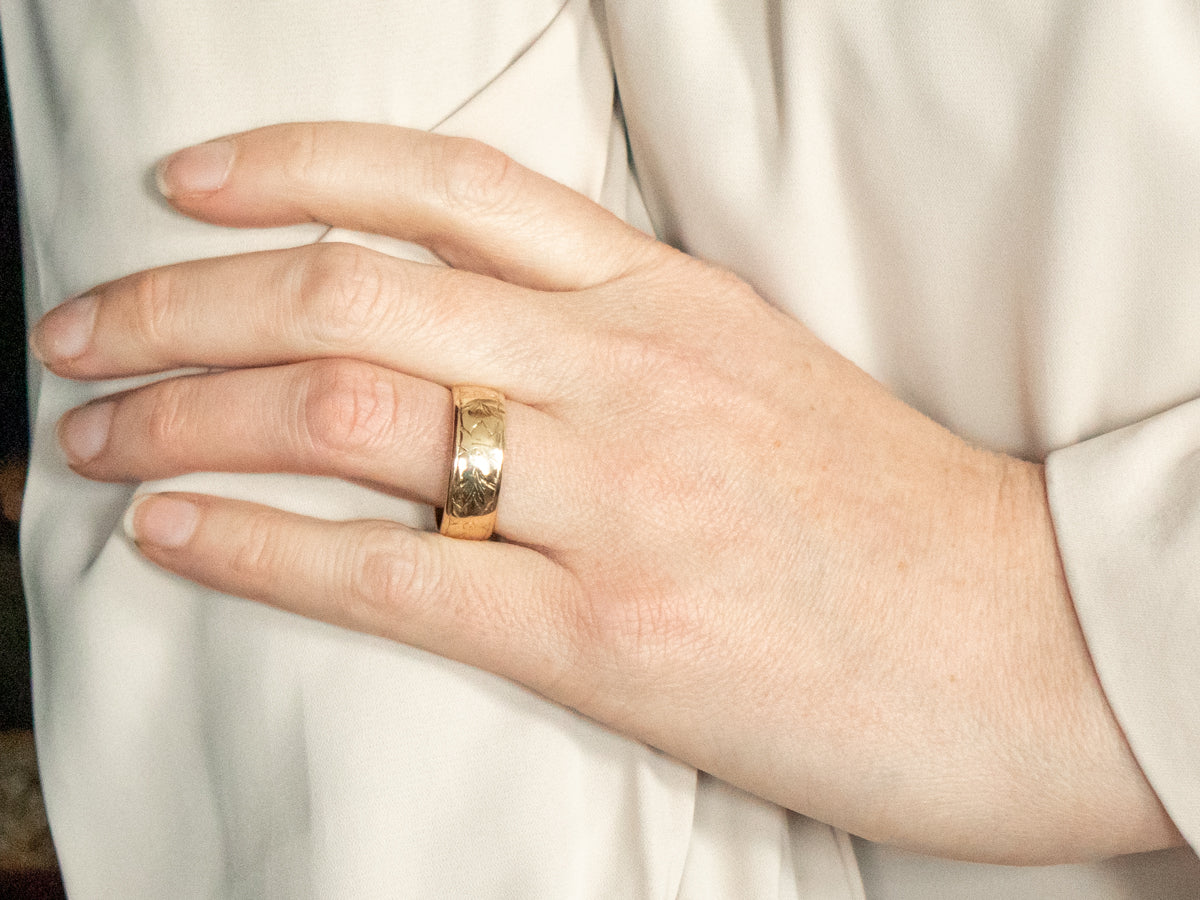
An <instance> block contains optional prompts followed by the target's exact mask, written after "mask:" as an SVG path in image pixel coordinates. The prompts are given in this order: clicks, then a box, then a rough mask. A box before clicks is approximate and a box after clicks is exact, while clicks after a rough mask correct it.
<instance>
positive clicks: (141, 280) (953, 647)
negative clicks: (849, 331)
mask: <svg viewBox="0 0 1200 900" xmlns="http://www.w3.org/2000/svg"><path fill="white" fill-rule="evenodd" d="M162 180H163V184H164V186H165V190H166V192H167V193H168V195H169V196H170V198H171V200H172V202H173V203H174V204H175V206H176V207H177V208H178V209H179V210H181V211H182V212H184V213H186V214H188V215H191V216H194V217H197V218H201V219H205V220H207V221H210V222H213V223H217V224H223V225H236V226H274V225H284V224H289V223H295V222H301V221H309V220H317V221H321V222H325V223H329V224H331V225H337V226H345V227H349V228H353V229H358V230H364V231H373V232H378V233H383V234H388V235H393V236H396V237H399V238H403V239H408V240H413V241H418V242H420V243H423V244H425V245H427V246H428V247H429V248H430V249H432V250H433V251H434V252H436V253H437V254H438V255H439V256H440V257H441V258H442V259H444V260H445V261H446V262H447V263H449V264H450V266H451V267H450V268H441V267H436V266H428V265H421V264H416V263H409V262H402V261H398V260H395V259H392V258H390V257H386V256H383V255H380V254H377V253H374V252H371V251H367V250H363V249H361V248H357V247H354V246H350V245H337V244H333V245H317V246H308V247H302V248H298V249H294V250H285V251H279V252H267V253H256V254H249V255H244V256H234V257H228V258H222V259H210V260H203V261H198V262H189V263H184V264H180V265H175V266H170V267H167V268H163V269H157V270H153V271H149V272H143V273H140V274H136V275H132V276H130V277H128V278H124V279H121V280H118V281H115V282H112V283H110V284H106V285H103V286H101V287H99V288H97V289H96V290H95V291H94V292H92V293H91V294H90V295H88V296H87V297H86V298H83V299H79V300H75V301H72V302H71V303H68V304H64V305H63V306H61V307H59V308H58V309H57V310H55V311H54V312H52V313H50V314H49V315H48V316H47V317H46V318H45V319H43V321H42V322H41V323H40V324H39V326H38V328H37V330H36V333H35V335H34V347H35V349H36V350H37V352H38V353H39V355H40V356H41V358H42V359H44V360H45V362H46V364H47V365H48V366H49V367H50V369H52V370H53V371H54V372H56V373H57V374H59V375H62V376H65V377H69V378H77V379H102V378H115V377H122V376H129V375H134V374H138V373H148V372H158V371H166V370H170V369H174V368H176V367H180V366H204V367H220V368H222V369H225V370H226V371H221V372H217V373H211V374H204V375H194V376H187V377H176V378H170V379H167V380H164V381H160V382H158V383H155V384H153V385H150V386H147V387H143V388H141V389H139V390H134V391H130V392H127V393H124V394H121V395H118V396H115V397H112V398H108V399H105V400H102V401H97V402H95V403H93V404H90V405H88V406H85V407H83V408H81V409H78V410H75V411H73V412H71V413H70V414H68V416H66V417H65V419H64V421H63V422H62V425H61V438H62V440H63V443H64V446H65V447H66V449H67V453H68V456H69V458H70V460H71V463H72V465H73V466H74V468H75V469H76V470H77V471H78V472H80V473H81V474H83V475H86V476H87V477H89V478H96V479H103V480H123V481H124V480H128V481H141V480H147V479H154V478H162V477H166V476H170V475H174V474H178V473H182V472H187V471H194V470H222V471H256V472H268V471H291V472H303V473H314V474H335V475H339V476H341V477H344V478H348V479H354V480H358V481H365V482H368V483H370V484H372V485H375V486H377V487H378V488H380V489H381V490H386V491H391V492H394V493H397V494H400V495H403V496H406V497H411V498H415V499H417V500H420V501H422V502H425V503H429V504H435V505H440V504H441V502H442V500H443V498H444V492H445V483H446V473H447V469H448V466H449V457H450V453H451V433H450V431H451V429H450V423H449V408H450V400H449V392H448V390H447V388H446V385H452V384H458V383H467V384H481V385H487V386H491V387H495V388H498V389H499V390H502V391H503V392H504V393H505V394H506V395H507V396H508V398H509V399H508V404H507V406H508V451H507V454H506V462H505V470H504V484H503V490H502V495H501V501H500V507H499V518H498V524H497V529H498V532H499V533H500V534H501V535H502V536H503V537H504V538H505V539H506V541H505V542H482V543H474V542H466V541H456V540H452V539H449V538H444V537H441V536H439V535H433V534H425V533H418V532H414V531H412V530H409V529H406V528H403V527H401V526H399V525H396V524H394V523H389V522H380V521H364V522H339V523H335V522H326V521H318V520H312V519H305V518H302V517H298V516H295V515H290V514H285V513H282V512H279V511H276V510H272V509H269V508H264V507H261V506H255V505H252V504H248V503H243V502H233V501H228V500H223V499H217V498H213V497H207V496H200V495H194V494H189V495H184V494H166V495H160V496H158V497H151V498H149V499H146V500H144V501H142V502H141V503H139V504H138V505H137V506H136V507H135V508H134V510H133V514H132V517H131V519H132V529H133V531H134V533H135V534H136V537H137V541H138V546H139V547H140V548H141V551H142V552H143V553H144V554H145V555H146V556H147V557H148V558H149V559H151V560H153V561H154V562H155V563H157V564H158V565H161V566H163V567H165V568H167V569H170V570H171V571H174V572H177V573H179V574H181V575H183V576H186V577H187V578H190V579H193V580H195V581H198V582H200V583H202V584H206V585H210V586H212V587H214V588H217V589H219V590H222V591H226V592H230V593H234V594H239V595H242V596H245V597H249V598H253V599H255V600H259V601H263V602H266V603H270V604H273V605H276V606H278V607H280V608H282V609H287V610H291V611H293V612H297V613H300V614H302V615H306V616H312V617H315V618H319V619H323V620H326V621H328V622H332V623H335V624H338V625H341V626H345V627H347V628H354V629H358V630H362V631H366V632H371V633H374V634H378V635H383V636H386V637H389V638H393V639H395V640H397V641H403V642H406V643H410V644H414V645H416V646H419V647H423V648H426V649H428V650H431V651H433V652H435V653H439V654H443V655H446V656H449V657H452V658H454V659H458V660H462V661H465V662H467V663H470V664H473V665H476V666H481V667H483V668H486V669H489V670H492V671H494V672H497V673H500V674H502V675H504V676H507V677H508V678H511V679H515V680H516V681H519V682H522V683H524V684H526V685H528V686H529V687H531V688H532V689H534V690H536V691H539V692H541V693H542V694H544V695H545V696H547V697H549V698H552V699H554V700H556V701H558V702H560V703H563V704H566V705H568V706H571V707H574V708H575V709H578V710H579V711H580V712H582V713H584V714H586V715H588V716H591V717H593V718H595V719H596V720H598V721H600V722H602V723H604V724H606V725H608V726H610V727H612V728H615V729H617V730H619V731H622V732H625V733H627V734H629V735H632V736H634V737H636V738H639V739H641V740H643V741H645V742H647V743H648V744H651V745H653V746H655V747H658V748H661V749H662V750H664V751H666V752H668V753H671V754H673V755H675V756H677V757H679V758H680V759H682V760H685V761H687V762H689V763H691V764H693V765H695V766H697V767H699V768H701V769H704V770H706V771H709V772H711V773H713V774H715V775H717V776H719V777H722V778H725V779H727V780H728V781H730V782H732V783H734V784H737V785H739V786H741V787H743V788H746V789H747V790H750V791H752V792H754V793H756V794H759V795H761V796H763V797H765V798H768V799H770V800H773V801H776V802H778V803H781V804H783V805H785V806H788V807H790V808H792V809H795V810H798V811H800V812H802V813H805V814H807V815H810V816H813V817H816V818H818V819H822V820H824V821H826V822H830V823H832V824H835V825H839V826H841V827H843V828H846V829H848V830H850V831H852V832H855V833H858V834H861V835H863V836H865V837H868V838H871V839H874V840H883V841H890V842H895V843H898V844H901V845H904V846H907V847H910V848H915V849H919V850H924V851H926V852H931V853H936V854H942V855H949V856H957V857H965V858H973V859H980V860H992V861H1005V862H1034V861H1060V860H1066V859H1075V858H1083V857H1089V856H1099V855H1106V854H1115V853H1121V852H1128V851H1133V850H1141V849H1150V848H1153V847H1160V846H1165V845H1167V844H1170V843H1176V842H1178V841H1179V837H1178V834H1177V833H1176V832H1175V830H1174V828H1173V827H1172V826H1171V823H1170V821H1169V820H1168V819H1167V817H1166V815H1165V813H1164V812H1163V811H1162V809H1161V807H1160V806H1159V804H1158V802H1157V800H1156V798H1155V797H1154V794H1153V793H1152V791H1151V790H1150V788H1149V787H1148V785H1147V784H1146V782H1145V780H1144V778H1143V777H1142V775H1141V773H1140V771H1139V770H1138V767H1137V765H1136V763H1135V762H1134V760H1133V758H1132V756H1131V755H1130V752H1129V750H1128V748H1127V746H1126V744H1125V742H1124V739H1123V737H1122V735H1121V732H1120V730H1119V728H1118V726H1117V724H1116V723H1115V721H1114V720H1113V717H1112V714H1111V712H1110V711H1109V709H1108V706H1107V704H1106V702H1105V699H1104V696H1103V693H1102V692H1101V690H1100V687H1099V685H1098V683H1097V680H1096V677H1095V674H1094V673H1093V671H1092V668H1091V664H1090V661H1089V658H1088V654H1087V649H1086V647H1085V645H1084V643H1083V640H1082V637H1081V635H1080V633H1079V629H1078V626H1077V623H1076V621H1075V618H1074V614H1073V611H1072V607H1071V603H1070V599H1069V597H1068V595H1067V591H1066V586H1065V584H1064V581H1063V577H1062V573H1061V570H1060V566H1059V561H1058V557H1057V552H1056V549H1055V543H1054V536H1053V532H1052V529H1051V524H1050V521H1049V516H1048V513H1047V508H1046V500H1045V495H1044V486H1043V483H1042V476H1041V470H1040V468H1039V467H1037V466H1035V465H1032V464H1029V463H1025V462H1021V461H1019V460H1015V459H1011V458H1007V457H1003V456H999V455H996V454H992V453H988V452H985V451H983V450H979V449H976V448H972V447H970V446H968V445H967V444H966V443H964V442H963V441H961V440H959V439H958V438H957V437H955V436H954V435H952V434H950V433H949V432H947V431H945V430H944V429H942V428H941V427H939V426H938V425H936V424H934V423H933V422H931V421H929V420H928V419H926V418H925V417H923V416H922V415H920V414H918V413H917V412H915V411H914V410H912V409H910V408H908V407H906V406H905V405H904V404H902V403H901V402H899V401H898V400H897V399H895V398H894V397H893V396H891V395H890V394H889V393H888V392H887V391H886V390H884V389H883V388H882V387H881V386H880V385H879V384H877V383H876V382H874V381H872V379H870V378H869V377H868V376H867V375H865V374H864V373H863V372H862V371H860V370H859V369H857V368H856V367H855V366H853V365H852V364H850V363H849V362H848V361H846V360H845V359H843V358H841V357H840V356H838V355H837V354H836V353H834V352H833V351H831V350H830V349H829V348H828V347H826V346H824V345H822V344H821V343H820V342H819V341H817V340H816V339H815V338H814V337H813V335H812V334H810V333H809V332H808V331H807V330H806V329H805V328H804V327H803V326H801V325H800V324H798V323H797V322H795V321H793V320H791V319H789V318H787V317H786V316H784V315H783V314H781V313H780V312H778V311H777V310H775V309H773V308H772V307H770V306H769V305H767V304H766V303H765V302H764V301H763V300H762V299H761V298H759V297H758V296H757V295H756V294H755V293H754V292H753V291H752V290H751V289H750V288H749V287H747V285H745V284H744V283H743V282H741V281H739V280H738V279H737V278H735V277H734V276H733V275H731V274H730V273H728V272H724V271H721V270H718V269H715V268H713V267H711V266H709V265H706V264H704V263H702V262H699V261H697V260H695V259H691V258H689V257H687V256H685V255H683V254H681V253H679V252H676V251H674V250H672V249H670V248H668V247H666V246H664V245H662V244H659V243H656V242H655V241H653V240H651V239H649V238H647V237H646V236H644V235H642V234H641V233H639V232H637V231H636V230H634V229H632V228H630V227H628V226H626V225H624V224H622V223H621V222H619V221H618V220H617V219H615V218H614V217H613V216H611V215H609V214H608V213H606V212H605V211H603V210H602V209H600V208H599V207H597V206H595V205H594V204H592V203H590V202H588V201H587V200H585V199H583V198H581V197H579V196H578V195H576V194H574V193H572V192H571V191H569V190H567V189H566V188H564V187H562V186H560V185H557V184H554V183H552V182H550V181H548V180H546V179H544V178H541V177H539V176H538V175H536V174H533V173H531V172H528V171H526V170H524V169H522V168H521V167H519V166H518V165H516V164H515V163H513V162H512V161H511V160H509V159H507V158H505V157H503V156H502V155H500V154H499V153H498V152H496V151H494V150H491V149H490V148H487V147H485V146H483V145H480V144H477V143H473V142H469V141H463V140H458V139H449V138H442V137H435V136H431V135H427V134H423V133H415V132H411V131H406V130H401V129H392V128H384V127H378V126H361V125H346V124H325V125H288V126H277V127H272V128H266V129H262V130H259V131H254V132H250V133H246V134H242V135H238V136H235V137H233V138H229V139H226V140H223V141H221V142H218V143H215V144H208V145H203V146H202V147H201V148H199V149H198V150H197V149H193V150H191V151H184V152H183V153H181V154H178V155H176V156H175V157H173V158H172V159H171V160H169V161H168V163H167V165H166V167H165V169H164V170H163V172H162Z"/></svg>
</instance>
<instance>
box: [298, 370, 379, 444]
mask: <svg viewBox="0 0 1200 900" xmlns="http://www.w3.org/2000/svg"><path fill="white" fill-rule="evenodd" d="M303 396H304V400H303V411H302V420H303V428H304V434H305V435H306V436H307V439H308V442H309V445H310V447H311V448H312V450H313V451H314V452H315V453H316V454H317V455H318V457H321V458H324V459H327V460H329V461H331V462H336V461H337V460H338V459H340V458H342V457H344V456H346V455H348V454H349V455H354V454H358V453H361V452H363V451H367V450H370V449H372V448H374V447H378V446H379V445H381V444H383V443H385V442H386V441H387V440H388V438H390V436H391V435H392V433H393V430H394V424H395V421H396V418H397V403H398V400H397V396H396V390H395V386H394V385H393V384H392V382H391V380H390V379H389V378H388V377H387V376H386V374H385V373H384V372H383V371H382V370H380V369H378V368H377V367H375V366H372V365H370V364H369V363H364V362H359V361H357V360H343V359H339V360H330V361H328V362H321V363H317V364H315V365H314V366H313V367H312V370H311V371H310V373H309V375H308V378H307V384H306V385H305V390H304V392H303Z"/></svg>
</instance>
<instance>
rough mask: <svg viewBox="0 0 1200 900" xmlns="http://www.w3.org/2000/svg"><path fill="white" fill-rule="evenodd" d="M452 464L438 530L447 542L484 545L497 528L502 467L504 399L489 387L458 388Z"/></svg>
mask: <svg viewBox="0 0 1200 900" xmlns="http://www.w3.org/2000/svg"><path fill="white" fill-rule="evenodd" d="M452 393H453V397H454V462H453V464H452V465H451V467H450V481H449V484H448V485H447V487H446V506H445V508H444V509H443V510H442V516H441V523H440V526H439V530H440V531H441V533H442V534H444V535H446V536H447V537H452V538H460V539H463V540H471V541H486V540H487V539H488V538H490V537H491V536H492V532H493V531H495V528H496V506H497V502H498V500H499V498H500V472H501V468H502V467H503V465H504V395H503V394H502V393H500V392H499V391H495V390H492V389H491V388H486V387H478V386H473V385H457V386H455V387H454V388H453V389H452Z"/></svg>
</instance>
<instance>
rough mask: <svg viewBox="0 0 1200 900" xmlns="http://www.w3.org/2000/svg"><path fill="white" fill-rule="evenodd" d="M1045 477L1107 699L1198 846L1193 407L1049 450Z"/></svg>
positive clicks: (1198, 559) (1199, 534)
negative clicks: (1052, 450) (1053, 450)
mask: <svg viewBox="0 0 1200 900" xmlns="http://www.w3.org/2000/svg"><path fill="white" fill-rule="evenodd" d="M1046 480H1047V486H1048V490H1049V498H1050V507H1051V512H1052V515H1053V517H1054V523H1055V529H1056V532H1057V535H1058V542H1059V549H1060V551H1061V554H1062V559H1063V565H1064V567H1065V570H1066V575H1067V581H1068V583H1069V585H1070V589H1071V594H1072V597H1073V599H1074V602H1075V609H1076V612H1077V614H1078V617H1079V621H1080V625H1081V626H1082V628H1083V633H1084V635H1085V637H1086V639H1087V643H1088V647H1089V649H1090V651H1091V654H1092V659H1093V661H1094V663H1095V666H1096V671H1097V672H1098V674H1099V676H1100V681H1101V683H1102V684H1103V686H1104V690H1105V692H1106V694H1107V696H1108V700H1109V703H1110V705H1111V706H1112V709H1113V712H1114V713H1115V714H1116V717H1117V719H1118V721H1119V722H1120V724H1121V727H1122V728H1123V729H1124V731H1125V735H1126V737H1127V739H1128V741H1129V744H1130V747H1131V748H1132V749H1133V753H1134V755H1135V756H1136V757H1137V759H1138V762H1139V763H1140V765H1141V767H1142V770H1143V771H1144V772H1145V774H1146V778H1147V779H1148V780H1149V782H1150V784H1151V785H1152V786H1153V788H1154V790H1155V791H1156V792H1157V793H1158V796H1159V798H1160V800H1161V801H1162V803H1163V805H1164V807H1166V810H1167V812H1168V813H1169V814H1170V816H1171V818H1172V819H1173V820H1174V822H1175V824H1176V826H1177V827H1178V828H1179V830H1180V831H1181V832H1182V833H1183V835H1184V837H1185V838H1186V839H1187V841H1188V842H1189V843H1190V844H1191V845H1192V847H1193V848H1197V847H1200V646H1198V645H1200V400H1194V401H1191V402H1189V403H1186V404H1183V405H1182V406H1179V407H1176V408H1174V409H1171V410H1169V411H1167V412H1164V413H1161V414H1159V415H1157V416H1154V417H1152V418H1150V419H1146V420H1144V421H1142V422H1139V423H1137V424H1134V425H1131V426H1128V427H1126V428H1123V429H1120V430H1118V431H1114V432H1110V433H1108V434H1104V435H1101V436H1099V437H1095V438H1092V439H1090V440H1086V441H1083V442H1082V443H1079V444H1075V445H1073V446H1070V447H1066V448H1064V449H1062V450H1058V451H1055V452H1054V453H1052V454H1050V456H1049V457H1048V458H1047V460H1046Z"/></svg>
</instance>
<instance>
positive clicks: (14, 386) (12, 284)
mask: <svg viewBox="0 0 1200 900" xmlns="http://www.w3.org/2000/svg"><path fill="white" fill-rule="evenodd" d="M0 93H2V94H3V101H4V115H3V118H2V121H0V467H3V470H4V472H5V474H6V476H7V482H8V484H9V485H10V487H9V489H10V490H15V489H16V481H17V478H18V477H19V473H21V472H22V471H23V469H24V460H25V458H26V453H27V448H28V442H29V419H28V415H27V412H26V401H25V317H24V307H23V302H22V297H21V249H20V237H19V232H18V227H17V191H16V183H15V178H14V176H13V144H12V129H11V127H10V117H9V112H8V89H7V86H6V85H5V84H4V79H3V78H0ZM32 718H33V714H32V710H31V706H30V693H29V632H28V628H27V625H26V618H25V600H24V596H23V594H22V592H21V578H20V568H19V566H18V564H17V527H16V523H15V522H11V521H9V520H8V519H5V518H2V517H0V730H7V729H10V728H29V727H30V724H31V722H32Z"/></svg>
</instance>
